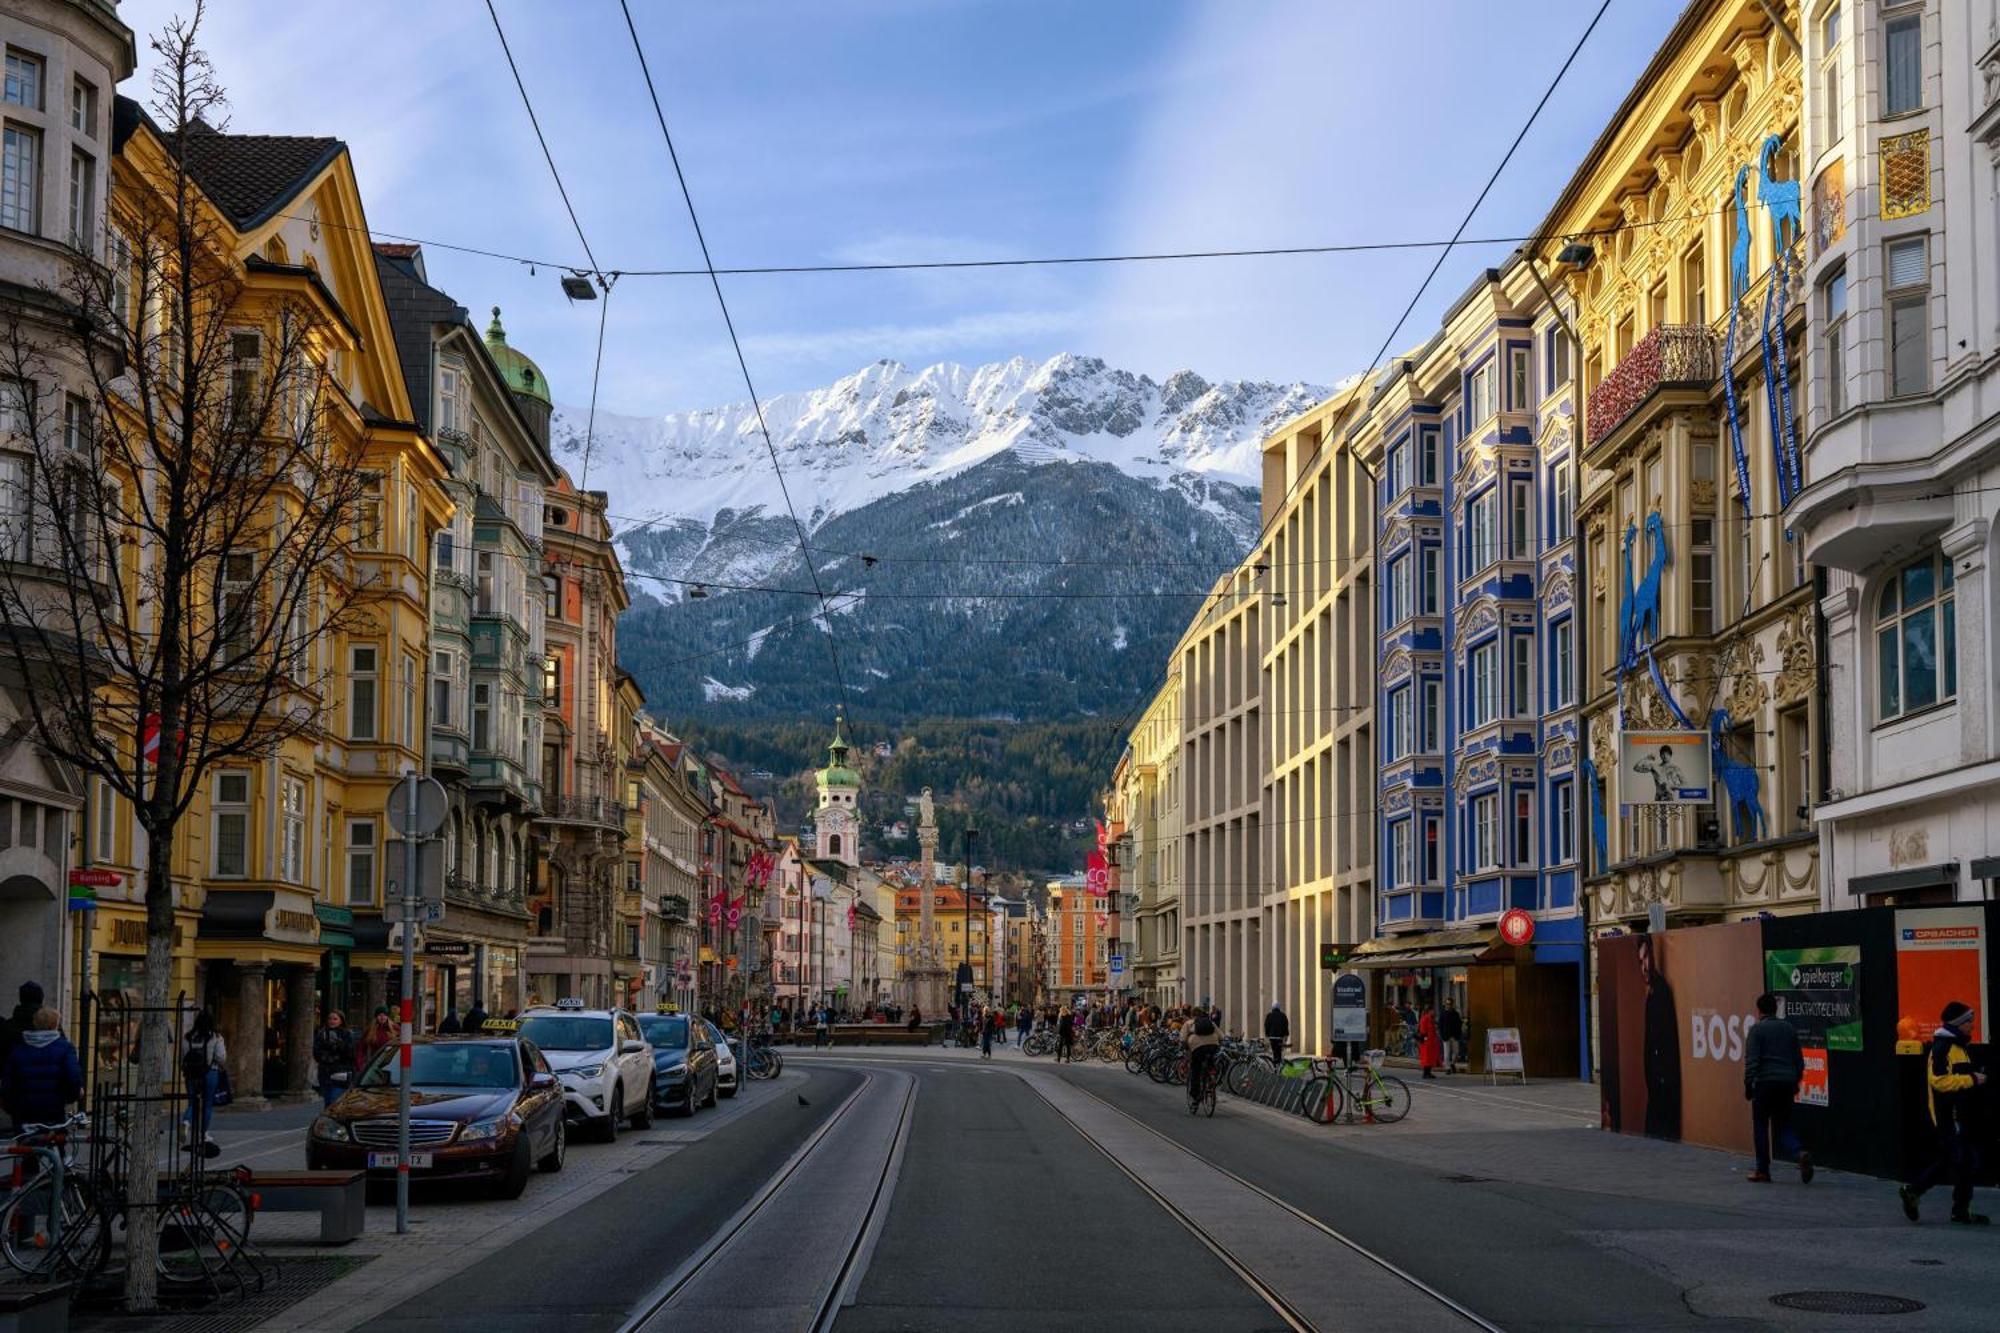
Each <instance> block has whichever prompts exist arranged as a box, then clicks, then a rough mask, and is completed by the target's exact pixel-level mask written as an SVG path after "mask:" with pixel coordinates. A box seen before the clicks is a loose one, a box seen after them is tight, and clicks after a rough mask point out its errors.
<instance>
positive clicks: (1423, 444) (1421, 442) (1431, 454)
mask: <svg viewBox="0 0 2000 1333" xmlns="http://www.w3.org/2000/svg"><path fill="white" fill-rule="evenodd" d="M1438 452H1439V451H1438V433H1437V430H1436V429H1435V428H1434V427H1429V426H1426V427H1424V428H1423V429H1421V430H1419V431H1418V432H1417V485H1419V486H1436V485H1438V484H1439V480H1438V477H1439V472H1440V469H1439V466H1438Z"/></svg>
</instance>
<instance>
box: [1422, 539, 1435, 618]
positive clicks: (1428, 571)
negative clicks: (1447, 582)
mask: <svg viewBox="0 0 2000 1333" xmlns="http://www.w3.org/2000/svg"><path fill="white" fill-rule="evenodd" d="M1417 559H1418V562H1419V573H1418V576H1417V614H1418V615H1424V616H1434V615H1436V614H1437V613H1438V606H1439V592H1438V588H1439V584H1440V579H1439V577H1438V573H1439V571H1438V563H1439V560H1440V556H1439V553H1438V548H1437V547H1435V546H1429V545H1425V546H1421V547H1419V548H1418V550H1417Z"/></svg>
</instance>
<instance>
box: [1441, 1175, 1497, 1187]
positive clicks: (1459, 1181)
mask: <svg viewBox="0 0 2000 1333" xmlns="http://www.w3.org/2000/svg"><path fill="white" fill-rule="evenodd" d="M1438 1179H1439V1180H1442V1181H1443V1182H1444V1183H1445V1184H1447V1185H1490V1184H1492V1183H1493V1177H1491V1176H1439V1177H1438Z"/></svg>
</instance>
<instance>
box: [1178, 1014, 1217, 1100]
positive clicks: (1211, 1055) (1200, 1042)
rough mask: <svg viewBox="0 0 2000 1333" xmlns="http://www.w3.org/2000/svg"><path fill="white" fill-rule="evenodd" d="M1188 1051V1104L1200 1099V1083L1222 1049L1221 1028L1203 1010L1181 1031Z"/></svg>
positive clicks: (1182, 1039)
mask: <svg viewBox="0 0 2000 1333" xmlns="http://www.w3.org/2000/svg"><path fill="white" fill-rule="evenodd" d="M1181 1041H1182V1043H1183V1044H1185V1045H1186V1046H1187V1053H1188V1081H1187V1086H1188V1104H1189V1105H1190V1106H1192V1105H1193V1104H1194V1103H1196V1102H1198V1101H1200V1100H1201V1095H1202V1083H1203V1080H1204V1079H1206V1078H1207V1076H1208V1071H1209V1069H1210V1068H1212V1067H1213V1066H1214V1064H1215V1057H1216V1054H1217V1053H1218V1052H1220V1051H1221V1049H1222V1030H1221V1029H1220V1028H1218V1027H1217V1026H1216V1025H1215V1020H1214V1019H1212V1018H1210V1017H1209V1016H1208V1015H1207V1014H1206V1013H1205V1012H1197V1013H1196V1014H1195V1016H1194V1018H1193V1020H1192V1021H1190V1022H1189V1023H1188V1025H1187V1027H1186V1028H1185V1029H1184V1030H1183V1031H1182V1033H1181Z"/></svg>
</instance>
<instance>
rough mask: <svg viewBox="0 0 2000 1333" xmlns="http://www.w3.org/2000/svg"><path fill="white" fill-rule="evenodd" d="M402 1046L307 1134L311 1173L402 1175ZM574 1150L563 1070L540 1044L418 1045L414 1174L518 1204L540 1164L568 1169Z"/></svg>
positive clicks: (431, 1041)
mask: <svg viewBox="0 0 2000 1333" xmlns="http://www.w3.org/2000/svg"><path fill="white" fill-rule="evenodd" d="M402 1072H403V1070H402V1060H401V1052H400V1050H399V1048H398V1047H397V1046H395V1045H393V1044H392V1045H389V1046H385V1047H383V1048H382V1049H381V1050H379V1051H377V1052H376V1053H375V1056H374V1058H373V1059H371V1060H370V1061H369V1062H368V1064H367V1066H366V1067H365V1068H364V1069H362V1071H361V1074H360V1076H359V1077H358V1078H357V1079H355V1081H354V1086H352V1087H351V1088H349V1089H348V1090H347V1091H346V1092H344V1093H342V1094H341V1095H340V1097H339V1098H338V1099H337V1100H336V1101H335V1102H334V1103H333V1105H331V1106H329V1107H327V1108H326V1110H325V1112H323V1113H322V1114H321V1115H320V1116H319V1118H318V1119H316V1120H314V1121H313V1124H312V1129H311V1131H310V1132H309V1133H308V1134H307V1136H306V1166H307V1167H308V1169H310V1170H314V1171H357V1170H363V1171H366V1172H367V1173H368V1176H369V1178H370V1179H371V1180H393V1179H395V1177H396V1142H397V1128H396V1103H397V1087H398V1078H399V1076H400V1075H401V1074H402ZM567 1143H568V1131H567V1129H566V1127H565V1126H564V1123H563V1093H562V1088H561V1086H560V1084H559V1083H558V1081H557V1079H556V1075H555V1071H554V1070H553V1069H551V1068H550V1067H549V1062H548V1060H547V1059H546V1058H545V1057H544V1056H543V1055H542V1053H541V1052H540V1051H538V1050H536V1049H535V1047H534V1044H533V1043H532V1042H530V1041H526V1040H523V1039H522V1038H521V1037H520V1036H519V1035H517V1034H513V1033H507V1032H481V1033H473V1034H467V1035H464V1036H449V1037H418V1038H416V1039H415V1040H414V1041H413V1042H412V1044H411V1049H410V1175H411V1178H412V1179H413V1180H458V1181H475V1182H483V1183H487V1184H490V1185H492V1186H493V1187H494V1188H495V1189H496V1190H497V1192H498V1193H499V1194H500V1196H501V1197H502V1198H506V1199H518V1198H520V1197H521V1192H522V1191H523V1190H525V1189H526V1188H527V1187H528V1172H529V1170H530V1169H531V1168H532V1167H534V1166H535V1165H537V1164H539V1165H540V1166H541V1168H542V1170H544V1171H560V1170H562V1167H563V1154H564V1152H565V1150H566V1147H567Z"/></svg>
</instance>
